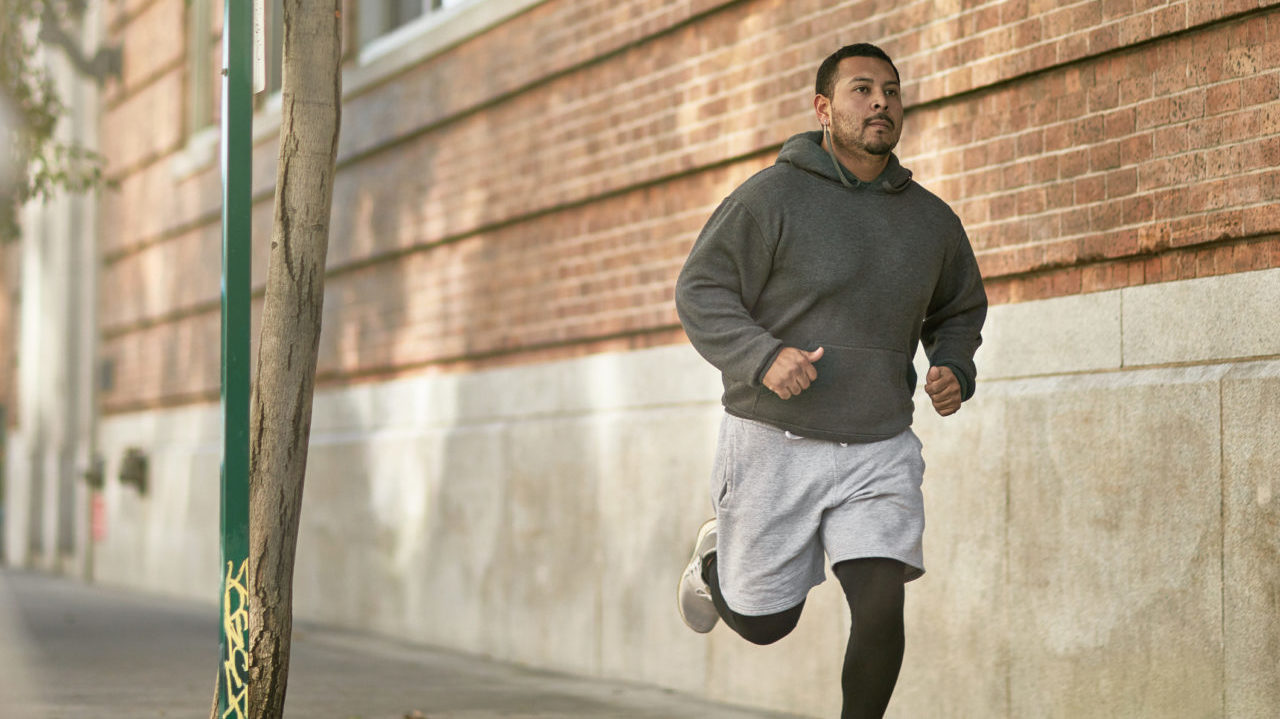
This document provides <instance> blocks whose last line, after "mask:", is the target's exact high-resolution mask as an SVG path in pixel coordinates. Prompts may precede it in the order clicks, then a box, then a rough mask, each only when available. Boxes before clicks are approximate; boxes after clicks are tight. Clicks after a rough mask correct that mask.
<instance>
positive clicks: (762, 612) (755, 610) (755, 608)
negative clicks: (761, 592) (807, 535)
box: [720, 574, 827, 617]
mask: <svg viewBox="0 0 1280 719" xmlns="http://www.w3.org/2000/svg"><path fill="white" fill-rule="evenodd" d="M825 581H827V577H826V575H825V574H824V575H823V576H822V578H820V579H818V580H817V581H815V582H812V583H811V584H810V585H809V588H808V589H806V590H804V591H803V592H801V593H800V594H799V595H798V596H797V597H795V598H791V599H786V600H783V601H780V602H775V603H773V604H766V605H764V606H760V605H746V606H744V605H740V604H738V603H736V602H734V601H733V600H732V599H730V598H729V596H730V593H729V592H725V590H724V587H723V586H722V587H720V596H722V597H724V603H725V604H727V605H729V608H730V609H732V610H733V612H734V613H735V614H741V615H742V616H744V617H763V616H768V615H770V614H778V613H780V612H785V611H787V610H788V609H792V608H794V607H797V606H799V605H800V603H801V602H803V601H805V599H806V598H808V596H809V591H810V590H811V589H813V588H814V587H816V586H818V585H819V584H822V583H823V582H825Z"/></svg>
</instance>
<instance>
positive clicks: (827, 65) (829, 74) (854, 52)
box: [814, 42, 902, 97]
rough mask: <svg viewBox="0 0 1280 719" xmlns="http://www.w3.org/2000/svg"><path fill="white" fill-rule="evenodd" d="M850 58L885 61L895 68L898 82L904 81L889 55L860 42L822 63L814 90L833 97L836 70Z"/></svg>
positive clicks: (837, 51) (873, 46)
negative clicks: (872, 58) (871, 58)
mask: <svg viewBox="0 0 1280 719" xmlns="http://www.w3.org/2000/svg"><path fill="white" fill-rule="evenodd" d="M848 57H874V58H875V59H877V60H884V61H885V62H887V63H889V67H892V68H893V75H894V77H897V78H898V81H899V82H901V81H902V76H901V75H899V74H898V68H897V66H895V65H894V64H893V60H890V59H889V55H888V53H886V52H885V51H884V50H881V49H880V48H878V47H876V46H875V45H872V44H871V43H869V42H860V43H857V44H855V45H845V46H844V47H842V48H840V49H839V50H836V51H835V52H833V53H831V55H829V56H828V57H827V59H826V60H823V61H822V65H820V66H819V67H818V80H817V81H816V82H815V83H814V90H815V91H816V92H817V93H818V94H819V95H822V96H824V97H831V93H832V92H833V91H834V90H835V87H834V85H835V84H836V70H838V69H839V68H840V61H841V60H843V59H845V58H848Z"/></svg>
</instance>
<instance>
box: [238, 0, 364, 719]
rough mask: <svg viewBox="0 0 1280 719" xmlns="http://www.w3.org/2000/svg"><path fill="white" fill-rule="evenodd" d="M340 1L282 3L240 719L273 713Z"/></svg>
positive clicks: (320, 254)
mask: <svg viewBox="0 0 1280 719" xmlns="http://www.w3.org/2000/svg"><path fill="white" fill-rule="evenodd" d="M340 8H341V0H284V16H283V19H284V53H283V58H284V78H283V80H284V84H283V89H282V91H281V100H282V103H281V107H282V117H281V125H280V156H279V166H278V170H277V175H276V195H275V221H274V225H273V227H272V231H271V253H270V260H269V261H268V265H267V287H266V299H265V301H264V304H263V310H262V326H261V334H260V336H259V343H258V347H259V349H258V364H257V372H256V382H255V384H254V390H253V397H252V400H251V404H250V420H249V432H250V436H249V576H250V583H251V585H250V587H251V588H250V605H249V652H250V657H249V681H250V691H249V717H250V718H251V719H275V718H278V717H280V716H281V715H282V714H283V712H284V700H285V690H286V688H287V684H288V676H289V652H290V642H291V636H292V628H293V565H294V552H295V549H296V547H297V539H298V520H299V516H300V513H301V509H302V488H303V478H304V476H305V474H306V468H307V445H308V441H309V437H310V434H311V396H312V391H313V388H314V385H315V373H316V353H317V351H318V348H319V342H320V318H321V308H322V304H323V299H324V268H325V255H326V253H327V251H328V246H329V217H330V208H331V206H332V203H333V181H334V163H335V159H336V156H337V150H338V129H339V125H340V116H341V97H342V80H341V72H340V71H341V60H342V49H341V45H342V41H341V37H342V26H341V23H342V18H341V12H340Z"/></svg>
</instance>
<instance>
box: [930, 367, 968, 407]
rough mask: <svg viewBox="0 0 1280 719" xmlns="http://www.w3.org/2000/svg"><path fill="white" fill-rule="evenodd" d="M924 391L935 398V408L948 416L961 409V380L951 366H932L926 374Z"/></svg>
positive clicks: (932, 398) (931, 397)
mask: <svg viewBox="0 0 1280 719" xmlns="http://www.w3.org/2000/svg"><path fill="white" fill-rule="evenodd" d="M924 391H925V392H927V393H928V394H929V399H931V400H933V409H934V410H936V411H937V413H938V414H940V415H942V416H943V417H946V416H947V415H951V414H955V413H956V411H957V410H959V409H960V380H958V379H956V375H955V373H954V372H952V371H951V368H950V367H930V368H929V374H927V375H925V385H924Z"/></svg>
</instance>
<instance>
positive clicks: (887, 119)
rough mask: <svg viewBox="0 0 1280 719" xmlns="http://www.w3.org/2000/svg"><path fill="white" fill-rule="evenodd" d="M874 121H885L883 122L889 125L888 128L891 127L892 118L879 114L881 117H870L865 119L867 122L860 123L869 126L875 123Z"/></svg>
mask: <svg viewBox="0 0 1280 719" xmlns="http://www.w3.org/2000/svg"><path fill="white" fill-rule="evenodd" d="M876 120H883V121H885V122H887V123H889V127H893V118H891V117H889V116H888V115H883V114H881V115H872V116H871V117H869V118H867V121H866V122H864V123H862V124H864V125H870V124H871V123H873V122H875V121H876Z"/></svg>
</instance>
